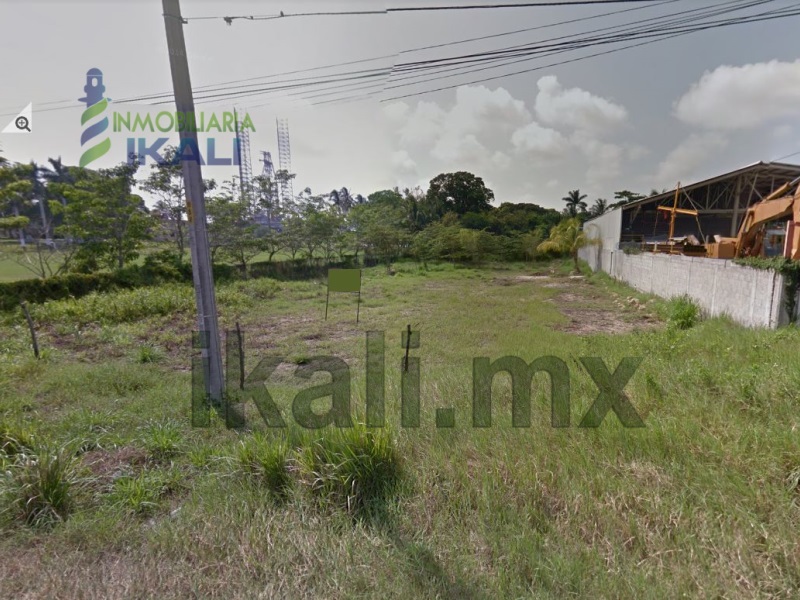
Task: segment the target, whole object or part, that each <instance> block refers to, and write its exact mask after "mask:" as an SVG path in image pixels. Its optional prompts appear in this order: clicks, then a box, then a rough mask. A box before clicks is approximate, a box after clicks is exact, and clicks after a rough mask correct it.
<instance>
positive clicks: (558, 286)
mask: <svg viewBox="0 0 800 600" xmlns="http://www.w3.org/2000/svg"><path fill="white" fill-rule="evenodd" d="M574 285H575V284H574V283H570V282H568V281H563V282H562V281H554V282H552V283H544V284H542V287H545V288H555V289H562V288H568V287H574Z"/></svg>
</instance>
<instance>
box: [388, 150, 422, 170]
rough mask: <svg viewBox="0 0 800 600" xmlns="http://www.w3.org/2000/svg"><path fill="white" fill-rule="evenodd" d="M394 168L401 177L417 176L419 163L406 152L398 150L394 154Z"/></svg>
mask: <svg viewBox="0 0 800 600" xmlns="http://www.w3.org/2000/svg"><path fill="white" fill-rule="evenodd" d="M391 161H392V167H394V169H395V170H396V171H397V172H398V173H399V174H401V175H403V176H406V175H416V173H417V163H416V162H415V161H414V159H412V158H411V156H410V155H409V154H408V152H407V151H405V150H398V151H396V152H393V153H392V158H391Z"/></svg>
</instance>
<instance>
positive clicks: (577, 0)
mask: <svg viewBox="0 0 800 600" xmlns="http://www.w3.org/2000/svg"><path fill="white" fill-rule="evenodd" d="M660 1H661V0H551V1H545V2H506V3H492V4H460V5H458V4H457V5H450V6H447V5H445V6H397V7H391V8H386V9H383V10H343V11H316V12H302V13H285V12H283V11H281V12H280V13H278V14H274V13H273V14H269V15H238V16H222V15H219V16H202V17H184V18H183V21H184V22H189V21H208V20H222V21H225V22H226V23H227V24H228V25H231V24H232V22H233V21H234V20H244V21H272V20H275V19H286V18H290V17H344V16H361V15H386V14H389V13H404V12H436V11H446V10H487V9H505V8H547V7H557V6H595V5H598V6H600V5H605V4H649V3H657V2H660Z"/></svg>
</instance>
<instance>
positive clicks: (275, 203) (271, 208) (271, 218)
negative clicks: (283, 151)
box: [259, 150, 282, 231]
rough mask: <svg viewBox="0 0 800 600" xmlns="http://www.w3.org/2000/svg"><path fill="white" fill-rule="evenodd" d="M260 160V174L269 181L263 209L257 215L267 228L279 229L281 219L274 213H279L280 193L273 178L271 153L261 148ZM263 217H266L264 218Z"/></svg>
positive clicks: (273, 169) (273, 166)
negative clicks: (262, 166)
mask: <svg viewBox="0 0 800 600" xmlns="http://www.w3.org/2000/svg"><path fill="white" fill-rule="evenodd" d="M261 162H262V163H263V164H264V168H263V169H262V171H261V175H262V177H264V178H266V179H267V180H268V181H269V189H268V190H267V202H266V205H262V206H263V209H264V210H262V211H260V212H261V214H260V215H259V217H261V221H262V224H265V225H266V226H267V227H269V229H277V230H278V231H281V229H282V224H281V219H280V216H276V214H279V211H278V210H277V209H278V208H280V195H279V192H278V182H277V181H276V180H275V165H274V163H273V162H272V153H271V152H267V151H265V150H262V151H261ZM264 212H266V214H264ZM263 217H266V219H264V218H263Z"/></svg>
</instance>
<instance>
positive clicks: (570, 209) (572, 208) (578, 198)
mask: <svg viewBox="0 0 800 600" xmlns="http://www.w3.org/2000/svg"><path fill="white" fill-rule="evenodd" d="M585 198H586V194H581V191H580V190H571V191H569V192H568V193H567V195H566V196H564V197H563V198H562V200H563V201H564V202H566V203H567V207H566V208H565V209H564V214H565V215H567V217H570V218H572V217H577V216H578V213H582V212H586V202H584V199H585Z"/></svg>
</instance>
